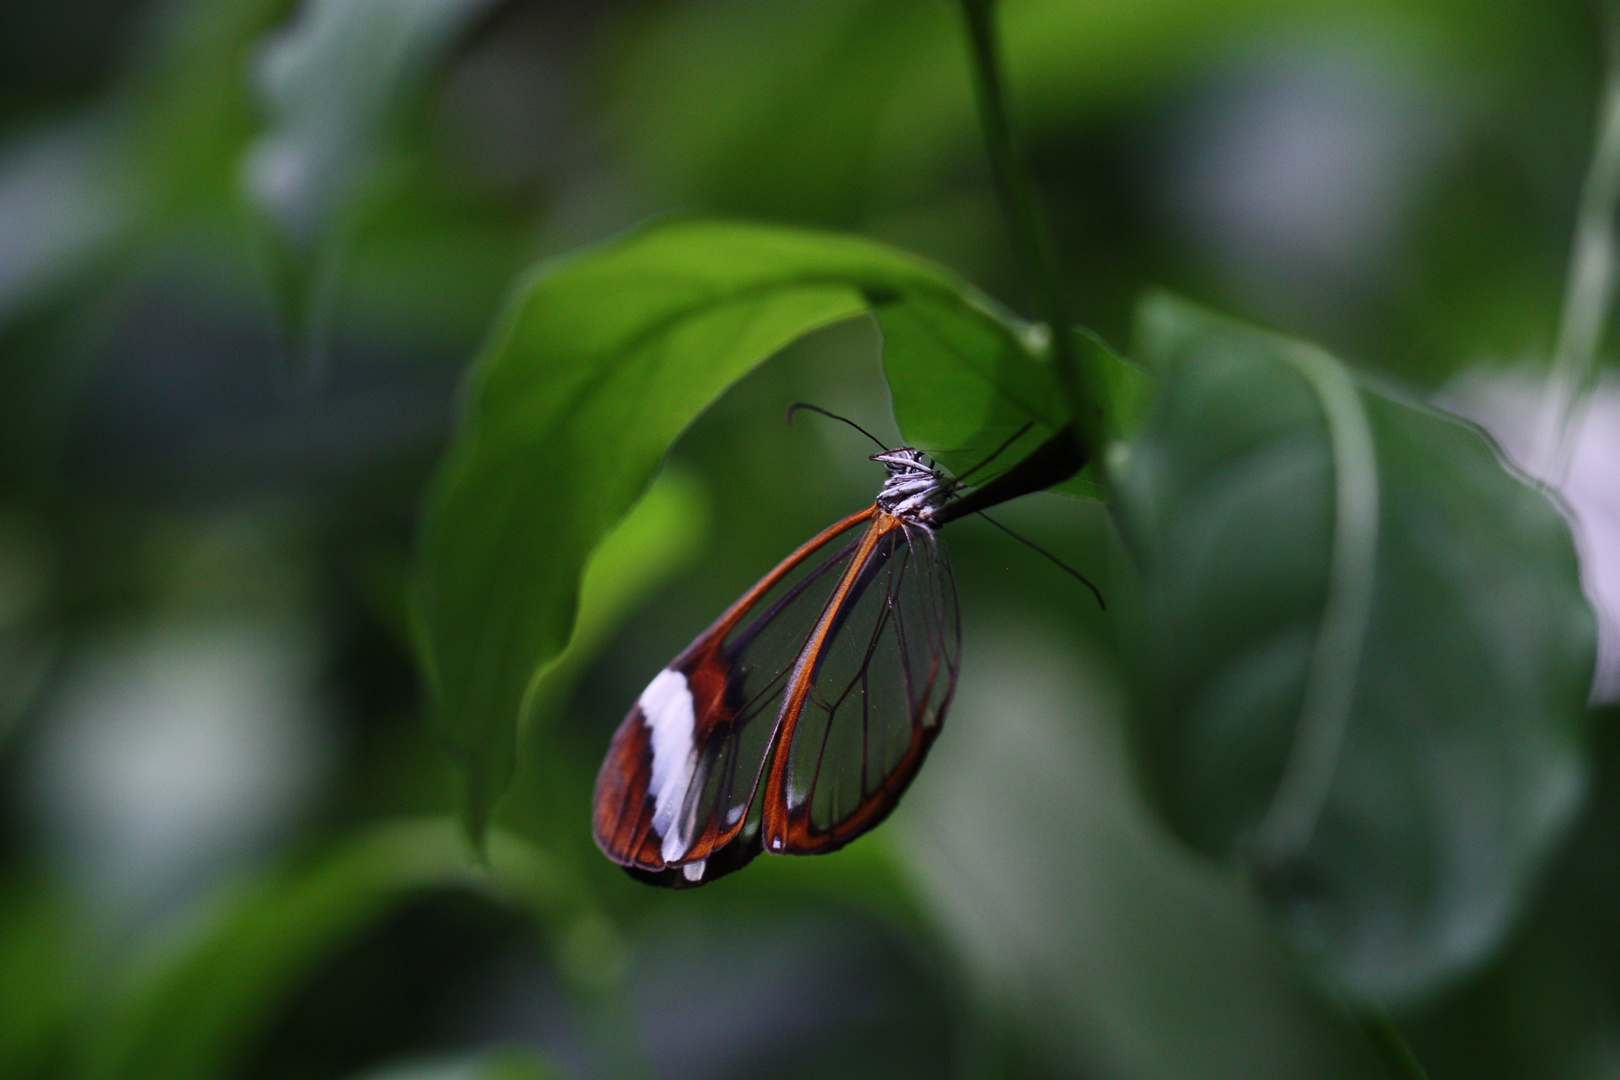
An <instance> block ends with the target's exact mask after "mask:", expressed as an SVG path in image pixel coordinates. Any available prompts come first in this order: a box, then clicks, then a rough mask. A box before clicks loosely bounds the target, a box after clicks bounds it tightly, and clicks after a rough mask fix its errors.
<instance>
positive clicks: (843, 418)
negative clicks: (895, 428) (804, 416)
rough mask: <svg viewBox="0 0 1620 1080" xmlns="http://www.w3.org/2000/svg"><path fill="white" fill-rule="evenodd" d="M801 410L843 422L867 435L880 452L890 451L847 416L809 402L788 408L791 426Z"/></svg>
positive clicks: (798, 402) (796, 402) (878, 439)
mask: <svg viewBox="0 0 1620 1080" xmlns="http://www.w3.org/2000/svg"><path fill="white" fill-rule="evenodd" d="M800 409H809V410H810V411H811V412H816V413H820V414H821V415H822V416H828V417H831V418H832V419H834V420H839V421H842V422H843V423H846V424H848V425H849V426H850V427H852V428H854V429H855V430H856V431H858V432H860V433H861V434H862V435H865V436H866V437H867V438H868V439H871V440H872V441H873V442H875V443H877V444H878V449H880V450H887V449H889V448H888V447H887V446H885V445H884V444H883V440H882V439H880V438H878V437H877V436H876V435H874V434H872V433H871V432H870V431H867V430H866V429H865V428H863V427H861V425H859V424H857V423H856V422H855V421H853V420H851V419H849V418H848V417H847V416H839V415H838V414H837V413H835V412H828V411H827V410H826V409H823V408H822V407H821V406H820V405H811V404H810V403H809V402H807V401H795V402H794V403H793V404H791V405H789V406H788V411H787V422H788V423H790V424H791V423H793V414H794V413H795V412H797V411H798V410H800Z"/></svg>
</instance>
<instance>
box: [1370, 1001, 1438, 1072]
mask: <svg viewBox="0 0 1620 1080" xmlns="http://www.w3.org/2000/svg"><path fill="white" fill-rule="evenodd" d="M1356 1018H1357V1020H1359V1021H1360V1023H1361V1030H1362V1031H1363V1032H1365V1033H1366V1035H1367V1041H1368V1042H1370V1043H1372V1045H1373V1049H1375V1050H1377V1051H1378V1056H1379V1057H1380V1058H1382V1059H1383V1062H1384V1064H1385V1065H1386V1066H1387V1067H1388V1068H1389V1072H1390V1075H1391V1076H1394V1077H1396V1078H1397V1080H1429V1074H1428V1073H1426V1072H1424V1071H1423V1066H1422V1065H1420V1064H1418V1059H1417V1056H1416V1055H1415V1054H1413V1053H1412V1048H1411V1047H1410V1046H1408V1045H1407V1044H1406V1040H1405V1039H1404V1038H1403V1037H1402V1036H1401V1032H1400V1029H1399V1028H1397V1027H1396V1026H1395V1024H1394V1022H1393V1021H1391V1020H1390V1018H1389V1014H1388V1013H1386V1012H1384V1010H1383V1009H1379V1008H1376V1007H1374V1008H1372V1009H1368V1010H1363V1011H1362V1012H1360V1013H1358V1014H1357V1017H1356Z"/></svg>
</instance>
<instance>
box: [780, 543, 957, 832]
mask: <svg viewBox="0 0 1620 1080" xmlns="http://www.w3.org/2000/svg"><path fill="white" fill-rule="evenodd" d="M832 619H833V621H832V627H831V634H830V637H829V639H828V640H827V642H826V644H825V645H824V647H823V648H822V650H821V656H820V657H819V658H818V662H817V664H816V665H815V668H814V669H813V675H812V677H811V687H810V691H809V694H808V696H807V698H806V700H805V705H804V708H803V710H802V711H801V713H800V715H799V717H798V720H797V723H796V725H795V728H794V731H793V735H792V739H791V741H790V742H789V744H788V746H787V747H786V748H785V750H784V751H783V752H785V753H786V754H787V760H786V768H785V789H784V791H785V798H786V802H787V806H786V811H787V817H788V818H789V820H790V821H791V822H792V826H791V828H790V835H789V836H788V842H787V844H786V845H785V847H784V848H782V849H781V850H786V851H796V852H810V851H826V850H832V849H833V848H835V847H839V846H842V845H843V844H844V843H847V842H848V841H849V840H851V839H853V838H854V837H855V836H857V835H859V834H860V833H861V832H864V831H865V830H866V829H869V828H871V827H872V826H873V825H876V824H877V823H878V822H879V821H881V820H882V819H883V817H884V816H885V815H887V813H888V812H889V810H890V809H892V807H893V805H894V803H895V802H896V801H897V800H898V799H899V797H900V794H901V793H902V792H903V791H904V790H905V787H906V785H907V784H908V783H909V782H910V781H911V778H912V776H913V775H914V774H915V773H916V770H917V768H918V766H920V765H921V764H922V759H923V756H924V755H925V754H926V753H927V750H928V747H929V746H930V745H931V744H932V742H933V740H934V737H935V735H937V734H938V731H939V727H940V724H941V722H942V721H943V720H944V715H945V710H946V707H947V706H948V704H949V702H950V697H951V693H952V690H953V689H954V688H955V685H956V674H957V669H958V664H959V656H960V637H961V634H960V625H959V622H958V616H957V607H956V589H955V584H954V582H953V580H952V579H951V575H950V567H949V564H948V562H947V560H946V557H945V551H944V548H943V546H942V545H941V544H940V541H939V539H938V537H937V536H936V535H935V534H934V532H933V531H932V530H931V529H928V528H926V527H924V526H919V525H911V524H906V523H903V522H902V523H899V524H898V525H897V526H896V527H894V528H892V529H890V530H889V531H888V532H887V533H886V534H885V535H884V536H883V537H882V539H881V540H879V542H878V543H877V545H876V546H875V547H874V548H873V549H872V551H871V553H870V554H869V555H868V556H867V558H866V560H865V562H864V564H863V565H862V566H861V567H860V569H859V570H858V572H857V573H856V576H855V578H854V581H853V584H852V587H851V589H850V591H849V594H848V595H847V596H846V597H845V598H844V600H843V602H842V603H841V605H840V610H839V611H837V612H836V613H834V614H833V616H832Z"/></svg>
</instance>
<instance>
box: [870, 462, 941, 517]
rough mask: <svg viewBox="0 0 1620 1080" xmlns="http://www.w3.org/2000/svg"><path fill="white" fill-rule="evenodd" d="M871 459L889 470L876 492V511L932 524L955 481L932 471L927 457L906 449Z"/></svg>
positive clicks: (936, 470)
mask: <svg viewBox="0 0 1620 1080" xmlns="http://www.w3.org/2000/svg"><path fill="white" fill-rule="evenodd" d="M872 460H873V461H880V462H882V463H883V466H884V468H886V469H888V470H889V478H888V479H887V480H885V481H884V482H883V490H882V491H879V492H878V497H877V504H878V509H879V510H882V511H884V512H885V513H889V514H893V515H895V516H896V517H900V518H905V519H906V520H907V521H913V522H918V523H920V524H924V525H931V524H933V519H934V515H935V514H936V513H938V512H939V508H940V507H942V506H944V505H945V500H946V498H947V497H948V496H949V495H950V493H951V489H952V487H953V486H954V484H955V482H954V481H953V480H951V478H950V477H948V476H946V475H945V473H943V472H941V471H940V470H939V469H936V468H933V467H932V466H931V465H930V464H929V460H928V457H927V455H925V454H923V453H922V452H921V451H920V450H914V449H912V448H911V447H909V446H902V447H900V448H899V449H898V450H885V451H883V453H881V454H873V455H872Z"/></svg>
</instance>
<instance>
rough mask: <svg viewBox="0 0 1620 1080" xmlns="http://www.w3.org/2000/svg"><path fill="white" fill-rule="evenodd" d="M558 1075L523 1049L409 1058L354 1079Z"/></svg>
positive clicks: (543, 1079) (504, 1079)
mask: <svg viewBox="0 0 1620 1080" xmlns="http://www.w3.org/2000/svg"><path fill="white" fill-rule="evenodd" d="M556 1075H558V1074H557V1072H556V1070H555V1069H552V1068H551V1067H550V1066H548V1065H546V1064H545V1063H544V1062H542V1061H541V1060H540V1059H539V1058H537V1057H535V1056H534V1055H533V1054H532V1053H529V1052H528V1051H525V1050H518V1049H510V1050H499V1051H495V1052H493V1053H483V1054H474V1055H471V1056H468V1055H461V1056H458V1057H451V1058H432V1059H426V1060H413V1061H406V1062H400V1063H397V1064H393V1065H387V1066H384V1067H383V1068H380V1069H367V1070H366V1071H365V1072H364V1073H361V1074H360V1075H358V1076H356V1077H355V1078H354V1080H550V1078H552V1077H554V1076H556Z"/></svg>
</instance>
